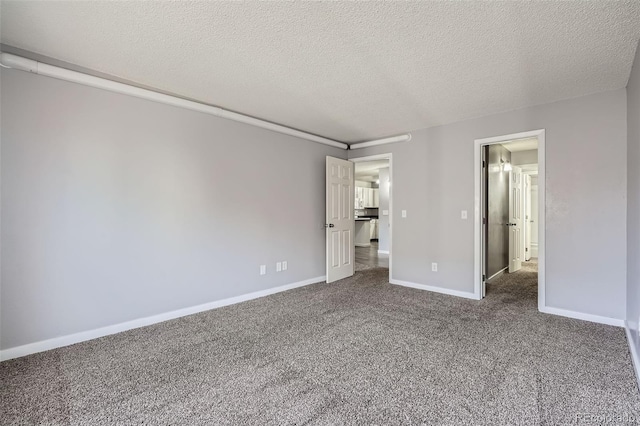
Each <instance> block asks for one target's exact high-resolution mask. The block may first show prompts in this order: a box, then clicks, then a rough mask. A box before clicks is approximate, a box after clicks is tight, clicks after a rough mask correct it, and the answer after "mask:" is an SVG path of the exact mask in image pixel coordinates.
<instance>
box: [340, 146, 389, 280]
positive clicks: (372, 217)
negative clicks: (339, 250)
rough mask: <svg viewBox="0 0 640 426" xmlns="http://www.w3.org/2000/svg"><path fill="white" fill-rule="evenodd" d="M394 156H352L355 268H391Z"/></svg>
mask: <svg viewBox="0 0 640 426" xmlns="http://www.w3.org/2000/svg"><path fill="white" fill-rule="evenodd" d="M391 157H392V156H391V154H380V155H373V156H367V157H360V158H352V159H350V161H353V162H354V163H355V174H354V175H355V196H354V206H353V207H354V221H355V232H354V243H355V271H356V272H358V271H362V270H366V269H372V268H387V269H389V271H391V256H392V255H391V247H392V245H391V233H392V226H391V224H392V209H391V205H392V195H391V193H392V191H391V183H392V181H393V179H392V175H393V173H392V158H391ZM389 276H391V275H390V274H389Z"/></svg>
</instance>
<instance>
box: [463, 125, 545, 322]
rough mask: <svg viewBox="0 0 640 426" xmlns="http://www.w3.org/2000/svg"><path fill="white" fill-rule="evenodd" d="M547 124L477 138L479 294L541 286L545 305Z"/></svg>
mask: <svg viewBox="0 0 640 426" xmlns="http://www.w3.org/2000/svg"><path fill="white" fill-rule="evenodd" d="M544 143H545V139H544V130H537V131H532V132H525V133H518V134H513V135H505V136H499V137H495V138H488V139H479V140H476V144H475V150H476V153H475V154H476V208H475V216H476V217H475V219H476V220H475V224H476V232H475V233H476V235H475V240H476V244H475V296H476V298H477V299H482V298H484V297H485V296H486V295H487V292H488V293H489V294H491V292H492V290H493V291H500V290H505V289H508V290H509V291H512V290H514V286H518V291H522V292H529V293H531V294H530V295H529V297H535V293H534V292H537V300H538V309H540V310H542V309H543V308H544V306H545V299H544V294H545V280H544V265H545V262H544V234H545V233H544V205H545V204H544V200H545V188H544V186H545V185H544V182H545V179H544V176H545V167H544Z"/></svg>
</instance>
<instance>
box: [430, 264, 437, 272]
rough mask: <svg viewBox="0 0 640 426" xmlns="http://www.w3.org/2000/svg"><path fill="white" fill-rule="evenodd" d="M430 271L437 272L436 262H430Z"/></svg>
mask: <svg viewBox="0 0 640 426" xmlns="http://www.w3.org/2000/svg"><path fill="white" fill-rule="evenodd" d="M431 272H438V264H437V263H436V262H433V263H432V264H431Z"/></svg>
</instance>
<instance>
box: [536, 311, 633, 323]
mask: <svg viewBox="0 0 640 426" xmlns="http://www.w3.org/2000/svg"><path fill="white" fill-rule="evenodd" d="M538 310H539V311H540V312H543V313H545V314H552V315H559V316H561V317H567V318H574V319H579V320H583V321H590V322H596V323H598V324H606V325H613V326H615V327H624V320H621V319H617V318H609V317H601V316H600V315H591V314H584V313H582V312H575V311H568V310H566V309H559V308H551V307H549V306H540V307H539V308H538Z"/></svg>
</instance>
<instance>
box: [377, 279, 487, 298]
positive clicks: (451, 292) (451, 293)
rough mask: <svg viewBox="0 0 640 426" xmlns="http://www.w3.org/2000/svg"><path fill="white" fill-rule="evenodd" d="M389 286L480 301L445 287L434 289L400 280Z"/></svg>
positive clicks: (470, 295)
mask: <svg viewBox="0 0 640 426" xmlns="http://www.w3.org/2000/svg"><path fill="white" fill-rule="evenodd" d="M389 284H394V285H401V286H403V287H411V288H417V289H418V290H426V291H433V292H434V293H442V294H448V295H449V296H458V297H464V298H465V299H475V300H477V299H478V298H477V297H476V295H475V294H473V293H469V292H466V291H459V290H451V289H448V288H444V287H434V286H431V285H426V284H417V283H412V282H409V281H400V280H395V279H390V280H389Z"/></svg>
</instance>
